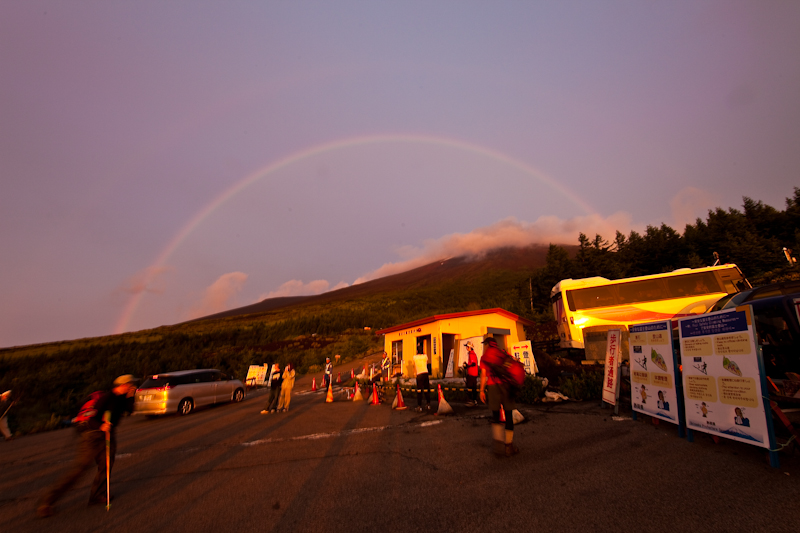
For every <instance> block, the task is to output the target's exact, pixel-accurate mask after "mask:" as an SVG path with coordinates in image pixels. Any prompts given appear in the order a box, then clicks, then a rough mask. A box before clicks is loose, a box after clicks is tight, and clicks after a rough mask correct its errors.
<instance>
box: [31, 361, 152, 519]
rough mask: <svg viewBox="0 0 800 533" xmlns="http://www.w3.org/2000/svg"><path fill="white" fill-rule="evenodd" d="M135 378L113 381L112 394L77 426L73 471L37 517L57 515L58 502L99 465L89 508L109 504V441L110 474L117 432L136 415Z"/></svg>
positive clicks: (42, 503) (51, 492) (44, 501)
mask: <svg viewBox="0 0 800 533" xmlns="http://www.w3.org/2000/svg"><path fill="white" fill-rule="evenodd" d="M135 381H136V379H135V378H134V377H133V376H131V375H130V374H126V375H124V376H120V377H118V378H117V379H115V380H114V386H113V387H112V388H111V390H110V391H105V392H103V393H102V395H101V396H100V398H99V399H98V400H97V403H96V404H95V412H94V414H92V415H91V416H90V418H88V420H86V421H84V422H81V423H79V424H78V425H77V429H78V432H79V433H80V436H81V441H80V444H79V445H78V453H77V456H76V458H75V462H74V463H73V465H72V468H71V469H70V470H69V471H68V472H67V474H66V475H64V477H62V478H61V480H59V482H58V483H56V485H55V486H54V487H52V488H51V489H50V490H49V491H48V492H47V494H45V496H44V498H42V500H41V501H40V503H39V507H38V508H37V510H36V511H37V514H38V515H39V516H40V517H42V518H46V517H48V516H51V515H52V514H53V513H54V512H55V508H54V507H53V506H54V505H55V503H56V501H58V499H59V498H60V497H61V496H62V495H63V494H64V493H65V492H66V491H68V490H69V489H70V487H72V485H74V484H75V482H76V481H78V479H80V477H81V476H82V475H83V474H84V472H86V470H88V469H89V468H91V467H92V465H93V464H96V465H97V474H96V475H95V477H94V481H92V488H91V489H90V491H89V505H95V504H104V503H106V501H107V500H106V496H107V495H106V493H105V492H106V490H105V489H106V486H105V485H106V439H108V441H109V473H110V469H111V468H113V466H114V456H115V454H116V450H117V439H116V429H117V426H118V425H119V423H120V420H121V419H122V417H123V416H124V415H125V414H126V413H128V414H129V413H132V412H133V395H134V393H135V392H136V384H135Z"/></svg>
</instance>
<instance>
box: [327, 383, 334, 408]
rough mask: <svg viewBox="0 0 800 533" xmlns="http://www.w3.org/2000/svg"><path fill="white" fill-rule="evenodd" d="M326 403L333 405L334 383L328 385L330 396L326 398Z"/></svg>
mask: <svg viewBox="0 0 800 533" xmlns="http://www.w3.org/2000/svg"><path fill="white" fill-rule="evenodd" d="M325 403H333V383H331V384H330V385H328V395H327V396H326V397H325Z"/></svg>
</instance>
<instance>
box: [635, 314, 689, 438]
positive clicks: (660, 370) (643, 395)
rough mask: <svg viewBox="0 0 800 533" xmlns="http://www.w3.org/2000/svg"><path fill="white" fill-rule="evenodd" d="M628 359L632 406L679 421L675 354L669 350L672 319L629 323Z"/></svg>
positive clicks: (666, 418)
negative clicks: (632, 324) (631, 324)
mask: <svg viewBox="0 0 800 533" xmlns="http://www.w3.org/2000/svg"><path fill="white" fill-rule="evenodd" d="M628 331H629V332H630V338H629V339H628V344H629V346H630V348H629V350H630V363H631V408H632V409H633V410H634V411H637V412H639V413H643V414H646V415H650V416H654V417H656V418H660V419H662V420H666V421H668V422H673V423H678V422H679V417H680V406H679V404H678V391H677V382H676V378H675V357H674V355H673V352H672V322H671V321H669V320H666V321H662V322H651V323H648V324H638V325H635V326H629V328H628Z"/></svg>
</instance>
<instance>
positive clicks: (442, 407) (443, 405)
mask: <svg viewBox="0 0 800 533" xmlns="http://www.w3.org/2000/svg"><path fill="white" fill-rule="evenodd" d="M438 386H439V409H438V410H437V411H436V414H437V415H452V414H453V408H452V407H450V404H449V403H447V400H445V399H444V394H443V393H442V384H441V383H439V385H438Z"/></svg>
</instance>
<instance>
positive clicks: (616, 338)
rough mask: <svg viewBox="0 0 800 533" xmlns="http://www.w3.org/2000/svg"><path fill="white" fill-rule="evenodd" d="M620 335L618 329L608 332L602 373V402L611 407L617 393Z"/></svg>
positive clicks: (614, 403)
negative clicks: (604, 364) (604, 365)
mask: <svg viewBox="0 0 800 533" xmlns="http://www.w3.org/2000/svg"><path fill="white" fill-rule="evenodd" d="M621 342H622V333H621V331H620V330H618V329H610V330H608V343H607V344H606V367H605V370H604V371H603V401H604V402H606V403H610V404H611V405H616V404H617V392H618V391H619V362H620V353H619V350H620V345H621Z"/></svg>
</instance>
